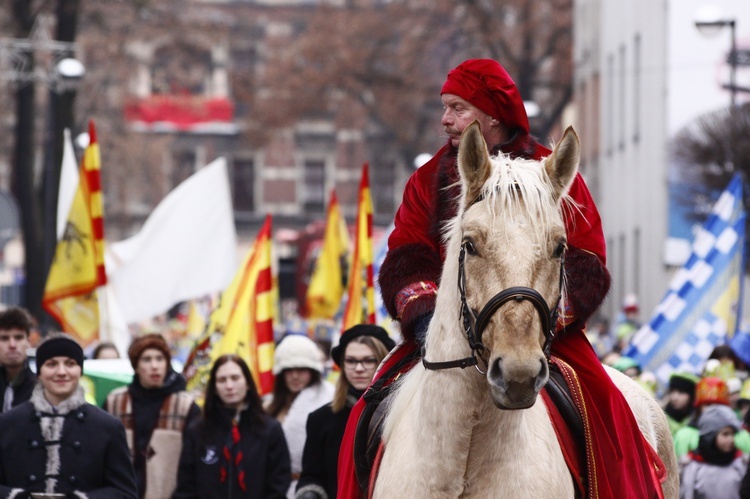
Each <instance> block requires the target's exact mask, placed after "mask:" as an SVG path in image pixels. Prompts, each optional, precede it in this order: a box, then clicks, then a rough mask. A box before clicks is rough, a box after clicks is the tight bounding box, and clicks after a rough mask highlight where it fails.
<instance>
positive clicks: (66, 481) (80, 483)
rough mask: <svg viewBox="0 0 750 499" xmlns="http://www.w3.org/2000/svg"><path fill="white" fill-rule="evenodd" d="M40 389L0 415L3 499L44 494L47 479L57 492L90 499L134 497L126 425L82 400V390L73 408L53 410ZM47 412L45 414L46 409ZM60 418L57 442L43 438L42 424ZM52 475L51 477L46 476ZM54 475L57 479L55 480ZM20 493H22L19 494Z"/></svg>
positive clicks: (49, 424) (0, 494) (0, 487)
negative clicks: (54, 412) (30, 494)
mask: <svg viewBox="0 0 750 499" xmlns="http://www.w3.org/2000/svg"><path fill="white" fill-rule="evenodd" d="M40 397H41V400H43V395H42V390H41V385H37V388H36V389H35V391H34V394H33V395H32V398H31V400H30V401H28V402H24V403H23V404H21V405H20V406H18V407H15V408H13V409H12V410H10V411H8V412H5V413H3V414H0V497H9V496H10V495H11V494H12V493H16V494H18V493H20V491H21V490H23V491H26V492H44V491H45V490H46V485H47V484H46V483H45V482H46V481H50V480H54V481H56V484H55V486H54V487H53V489H54V491H55V492H58V493H64V494H71V495H72V493H73V492H79V493H83V494H85V496H86V497H88V498H90V499H135V498H136V497H137V492H136V488H135V476H134V474H133V466H132V464H131V461H130V451H128V444H127V442H126V441H125V429H124V428H123V426H122V424H121V423H120V422H119V421H118V420H117V419H115V418H114V417H112V416H111V415H109V414H107V413H106V412H104V411H103V410H101V409H99V408H98V407H95V406H93V405H90V404H87V403H85V402H84V401H83V390H81V389H80V388H79V392H77V393H76V394H75V395H73V397H76V398H78V399H79V401H77V402H76V404H75V405H73V406H65V405H64V404H65V403H66V402H69V401H71V399H72V398H73V397H71V398H70V399H68V400H66V401H64V402H63V403H62V404H60V405H59V406H58V410H59V413H58V414H53V413H52V410H51V406H49V405H47V407H46V408H44V406H42V405H40V404H39V403H37V402H38V401H39V399H40ZM44 409H47V410H44ZM61 419H62V429H61V433H60V435H59V437H57V438H59V442H60V445H59V446H57V445H55V444H56V443H57V442H58V440H57V439H56V438H55V437H54V435H53V438H52V439H49V438H48V439H45V438H44V436H43V433H42V428H41V425H42V424H44V425H45V427H48V428H50V427H51V428H54V427H55V426H56V423H57V422H59V421H60V420H61ZM50 471H52V472H53V473H54V472H55V471H56V472H57V473H54V474H53V476H49V475H48V473H49V472H50ZM54 475H56V476H54ZM19 489H20V490H19Z"/></svg>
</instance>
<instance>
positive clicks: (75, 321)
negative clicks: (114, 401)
mask: <svg viewBox="0 0 750 499" xmlns="http://www.w3.org/2000/svg"><path fill="white" fill-rule="evenodd" d="M100 169H101V156H100V152H99V143H98V141H97V138H96V129H95V127H94V122H93V121H90V122H89V145H88V147H87V148H86V151H85V152H84V156H83V160H82V161H81V167H80V178H79V183H78V190H77V191H76V193H75V196H74V198H73V204H72V205H71V207H70V213H69V214H68V221H67V224H66V226H65V231H64V232H63V235H62V238H61V239H60V240H59V241H58V242H57V248H56V249H55V255H54V258H53V260H52V265H51V266H50V270H49V274H48V275H47V283H46V286H45V288H44V296H43V297H42V306H43V307H44V309H45V310H47V312H49V313H50V315H52V316H53V317H54V318H55V319H56V320H57V321H58V322H59V323H60V325H61V326H62V329H63V331H66V332H68V333H70V334H72V335H73V336H75V337H76V339H77V340H78V341H79V342H80V343H81V345H82V346H83V347H86V346H88V345H89V344H91V343H92V342H94V341H95V340H97V339H98V338H99V300H98V297H97V292H96V288H97V287H99V286H103V285H104V284H106V283H107V274H106V272H105V270H104V211H103V207H102V192H101V181H100V175H99V172H100Z"/></svg>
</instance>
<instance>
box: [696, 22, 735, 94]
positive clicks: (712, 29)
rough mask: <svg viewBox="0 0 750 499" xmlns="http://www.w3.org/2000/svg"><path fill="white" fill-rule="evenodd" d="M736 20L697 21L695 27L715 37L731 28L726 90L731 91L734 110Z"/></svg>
mask: <svg viewBox="0 0 750 499" xmlns="http://www.w3.org/2000/svg"><path fill="white" fill-rule="evenodd" d="M736 24H737V22H736V20H735V19H716V20H698V21H695V27H696V28H698V31H700V32H701V33H702V34H704V35H706V36H713V35H714V34H716V33H718V32H719V31H721V30H722V29H723V28H725V27H727V26H729V30H730V33H731V48H730V51H729V57H727V62H728V63H729V84H728V85H724V88H727V89H729V95H730V104H731V108H732V109H734V107H735V105H736V103H737V58H738V54H737V33H736V29H735V26H736Z"/></svg>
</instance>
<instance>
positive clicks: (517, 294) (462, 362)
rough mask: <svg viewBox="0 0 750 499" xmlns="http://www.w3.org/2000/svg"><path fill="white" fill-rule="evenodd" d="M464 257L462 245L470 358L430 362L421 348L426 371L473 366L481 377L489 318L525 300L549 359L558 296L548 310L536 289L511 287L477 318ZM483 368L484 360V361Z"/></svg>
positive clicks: (463, 297) (463, 312) (463, 301)
mask: <svg viewBox="0 0 750 499" xmlns="http://www.w3.org/2000/svg"><path fill="white" fill-rule="evenodd" d="M465 258H466V243H463V244H461V251H460V252H459V254H458V291H459V293H460V294H461V317H462V319H463V327H464V332H465V333H466V339H467V341H468V342H469V348H470V349H471V355H470V356H469V357H464V358H463V359H457V360H450V361H446V362H429V361H428V360H427V359H426V358H425V355H424V347H423V354H422V365H424V367H425V369H429V370H432V371H438V370H441V369H452V368H455V367H459V368H461V369H465V368H467V367H469V366H475V367H476V370H477V371H479V373H480V374H482V375H484V374H486V372H484V371H482V370H481V369H480V368H479V358H482V360H483V361H484V352H485V350H486V348H485V346H484V344H483V343H482V333H483V332H484V330H485V328H486V327H487V325H488V324H489V322H490V319H491V318H492V316H493V315H494V314H495V312H497V310H498V309H499V308H500V307H502V306H503V305H504V304H506V303H507V302H509V301H515V302H521V301H523V300H528V301H530V302H531V304H532V305H534V308H535V309H536V311H537V312H538V313H539V318H540V319H541V321H542V331H543V332H544V346H543V347H542V348H543V351H544V355H545V356H546V357H547V358H548V359H549V356H550V349H551V348H552V341H553V340H554V339H555V328H556V327H557V314H558V312H557V308H558V306H559V304H560V299H561V297H562V291H561V294H560V295H558V297H557V303H556V304H555V307H554V308H553V309H552V310H550V308H549V306H548V305H547V302H546V301H545V300H544V298H543V297H542V295H541V294H539V292H538V291H536V290H535V289H532V288H529V287H526V286H513V287H510V288H507V289H504V290H502V291H500V292H499V293H497V294H496V295H495V296H493V297H492V298H491V299H490V300H489V301H488V302H487V303H486V304H485V306H484V307H483V308H482V310H481V311H480V312H479V315H477V314H475V313H474V310H472V308H471V307H469V304H468V303H467V302H466V272H465V269H464V260H465ZM563 269H564V265H563V261H561V262H560V281H559V282H560V284H559V289H560V290H562V282H563ZM485 365H486V361H485Z"/></svg>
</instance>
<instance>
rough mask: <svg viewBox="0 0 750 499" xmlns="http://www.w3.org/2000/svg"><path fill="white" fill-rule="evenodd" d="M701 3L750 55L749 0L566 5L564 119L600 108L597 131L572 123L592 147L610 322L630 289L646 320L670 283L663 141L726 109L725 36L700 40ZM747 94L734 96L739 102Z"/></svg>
mask: <svg viewBox="0 0 750 499" xmlns="http://www.w3.org/2000/svg"><path fill="white" fill-rule="evenodd" d="M709 3H710V4H712V5H714V6H715V7H718V9H719V10H720V11H721V12H722V14H723V16H722V17H723V18H724V19H735V20H736V23H737V24H736V25H737V45H738V48H741V49H742V48H750V2H744V1H743V2H738V1H736V0H710V1H709V0H629V1H627V2H622V1H620V0H576V1H575V3H574V9H575V24H574V63H575V68H576V69H575V76H574V78H575V82H576V87H575V88H576V95H575V106H576V108H577V112H574V113H572V115H573V116H575V118H576V119H579V120H580V119H582V118H583V117H585V116H591V113H590V110H591V109H592V107H595V106H593V104H591V102H590V101H591V100H596V102H598V113H597V114H598V118H595V120H598V121H597V122H596V123H595V125H592V124H591V123H578V124H576V123H574V124H575V125H576V127H577V128H579V129H583V130H587V131H588V132H589V133H587V134H586V135H582V136H581V140H582V142H584V141H586V140H587V136H590V137H594V138H595V140H596V141H597V147H596V148H594V150H592V151H589V152H590V154H589V155H588V156H584V157H583V159H582V172H583V173H584V176H585V178H586V180H587V182H588V183H589V185H590V187H591V190H592V194H593V195H594V198H595V200H596V202H597V205H598V206H599V210H600V213H601V215H602V221H603V225H604V233H605V237H606V239H607V251H608V262H607V266H608V267H609V269H610V272H611V274H612V291H611V292H610V295H609V297H608V299H607V301H606V302H605V306H604V308H603V313H604V314H605V315H607V316H608V317H610V318H613V319H614V318H615V317H616V315H617V312H618V311H619V309H620V305H621V303H622V300H623V298H624V296H625V294H627V293H631V292H632V293H636V294H637V296H638V298H639V300H640V304H641V320H644V321H645V320H648V319H649V316H650V315H651V314H652V312H653V310H654V308H655V307H656V305H657V304H658V303H659V301H661V298H662V296H663V294H664V293H665V291H666V288H667V285H668V282H669V278H670V277H671V272H672V270H673V269H672V268H669V267H668V266H667V265H666V264H665V246H666V242H667V238H668V227H669V224H668V219H669V212H668V189H667V188H668V183H667V182H668V178H669V177H668V173H669V161H670V159H669V154H668V150H669V149H668V148H669V143H670V140H671V138H672V137H673V136H674V135H675V134H676V133H677V132H678V131H679V130H680V129H681V128H682V127H684V126H685V125H686V124H688V123H689V122H690V121H691V120H694V119H695V118H697V117H699V116H700V115H701V114H704V113H706V112H710V111H712V110H716V109H719V108H721V107H725V106H727V105H728V104H729V93H728V92H727V91H726V90H724V89H722V88H721V85H722V84H723V83H727V82H728V81H729V76H728V73H729V69H728V65H727V64H726V62H725V58H726V55H727V52H728V51H729V48H730V31H729V29H728V28H725V29H724V30H723V31H722V32H720V33H719V34H717V35H716V36H715V37H713V38H706V37H705V36H703V35H701V34H700V33H699V32H698V30H697V29H696V28H695V25H694V21H695V18H696V14H697V12H698V11H699V9H701V8H702V7H704V6H705V5H706V4H709ZM636 39H639V40H640V42H637V41H636ZM638 46H640V50H638ZM637 53H639V54H640V57H636V54H637ZM638 61H639V62H638ZM597 82H598V83H597ZM737 84H738V85H740V86H746V87H747V86H750V69H748V68H740V69H739V70H738V72H737ZM749 96H750V94H741V93H740V94H738V99H737V101H738V103H740V102H743V101H744V100H747V97H749ZM582 106H583V107H585V108H586V109H587V110H588V111H589V112H586V111H581V109H580V108H581V107H582ZM593 128H596V129H597V131H593V130H592V129H593ZM585 149H586V147H585V146H584V150H585ZM584 152H585V151H584Z"/></svg>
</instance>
